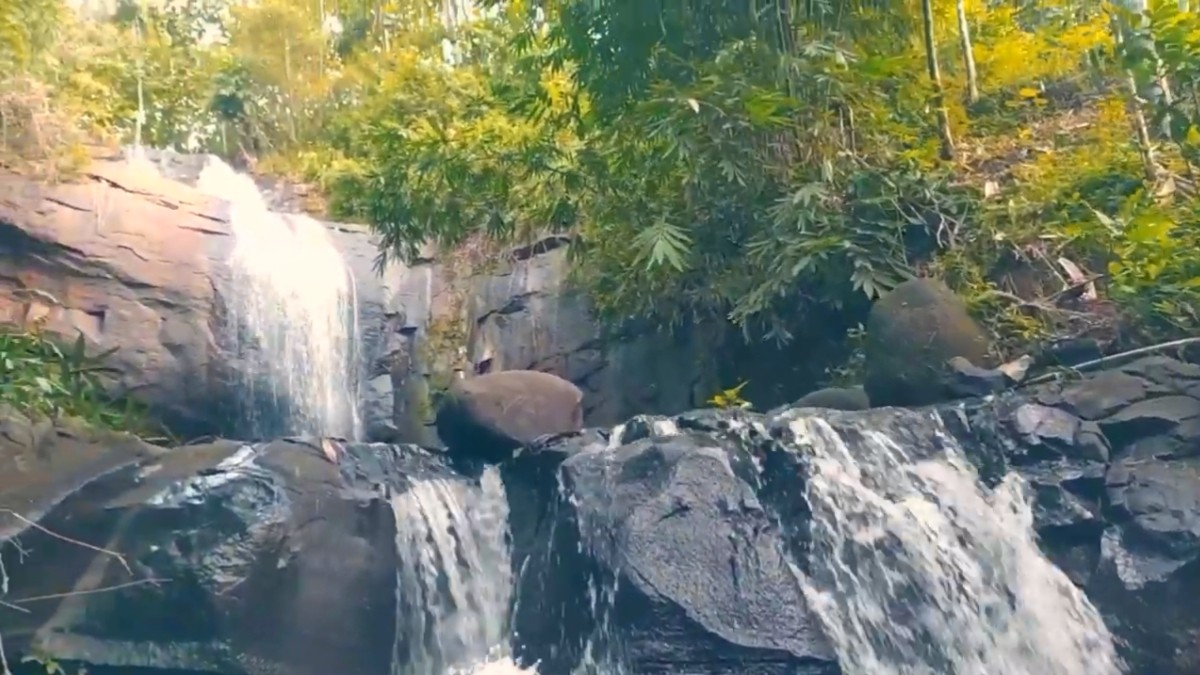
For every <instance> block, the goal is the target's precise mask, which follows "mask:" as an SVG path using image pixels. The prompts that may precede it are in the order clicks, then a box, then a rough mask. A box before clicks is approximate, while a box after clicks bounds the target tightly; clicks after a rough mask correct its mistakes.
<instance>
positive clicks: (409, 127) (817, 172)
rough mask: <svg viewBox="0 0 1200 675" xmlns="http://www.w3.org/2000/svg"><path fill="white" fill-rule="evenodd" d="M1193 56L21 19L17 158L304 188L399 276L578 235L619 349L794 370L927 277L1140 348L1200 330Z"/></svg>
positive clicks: (582, 270) (592, 14) (905, 26)
mask: <svg viewBox="0 0 1200 675" xmlns="http://www.w3.org/2000/svg"><path fill="white" fill-rule="evenodd" d="M1190 4H1192V5H1194V4H1195V3H1190ZM1198 56H1200V14H1197V13H1195V12H1194V11H1193V10H1192V9H1191V8H1190V6H1189V3H1188V2H1179V1H1178V0H1169V1H1165V0H1158V1H1156V2H1153V3H1151V5H1150V9H1149V10H1148V11H1146V12H1145V13H1143V14H1134V13H1132V12H1129V11H1127V9H1125V8H1121V7H1115V6H1112V5H1109V4H1106V3H1101V2H1097V1H1096V0H904V1H899V2H897V1H890V2H889V1H883V0H810V1H809V2H804V3H795V2H788V1H787V0H755V1H751V0H701V1H693V2H686V3H685V2H675V3H670V2H668V3H662V2H626V1H623V0H540V1H538V0H490V1H489V2H487V3H486V7H483V8H479V9H477V10H475V11H466V10H465V9H464V8H463V6H462V4H461V3H459V2H454V1H453V0H437V1H434V0H386V1H385V0H259V1H258V2H255V3H232V4H230V3H226V2H222V0H187V1H186V2H174V3H171V4H169V5H167V7H166V8H152V7H151V6H150V5H149V4H147V3H139V2H135V1H134V0H124V2H122V4H121V5H120V7H119V9H118V11H117V12H116V14H115V16H112V17H111V18H109V19H106V20H103V21H84V20H80V19H78V18H76V17H74V16H72V15H70V14H69V13H67V12H65V11H64V9H63V8H62V6H61V5H60V3H59V0H15V2H8V3H4V9H2V10H0V75H2V77H0V79H2V80H3V81H0V92H3V93H0V123H2V126H0V132H2V133H3V135H4V136H3V138H4V142H5V144H6V146H7V147H8V148H9V149H10V152H9V153H8V155H6V156H7V157H8V159H7V160H6V161H8V162H10V163H15V162H17V161H18V159H16V157H17V156H18V155H19V156H20V157H23V158H26V159H28V158H29V157H31V156H36V157H37V159H38V160H39V161H41V162H42V166H46V165H47V159H51V160H53V162H51V163H50V164H49V165H52V166H60V165H61V161H60V160H62V159H63V158H66V159H70V158H72V157H77V156H78V152H77V150H76V148H77V147H78V146H77V144H72V143H71V142H68V143H66V144H64V143H62V140H63V139H67V140H68V141H71V139H73V138H80V139H82V138H100V137H103V136H105V135H108V136H112V137H118V138H123V139H125V140H131V139H133V138H134V137H135V136H140V138H141V140H142V142H144V143H146V144H150V145H159V146H175V147H178V148H180V149H193V150H206V151H213V152H217V153H220V154H223V155H226V156H228V157H231V158H234V159H239V160H244V161H247V162H248V163H251V164H254V165H255V168H256V169H257V170H259V171H273V172H284V173H290V174H293V175H295V176H297V177H301V178H303V179H305V180H309V181H312V182H315V183H317V184H318V185H319V186H320V187H321V188H323V190H322V192H323V194H325V195H326V196H327V198H328V208H329V209H330V210H331V211H332V212H333V213H334V214H335V215H338V216H340V217H346V218H358V219H365V220H367V221H369V222H371V223H373V224H374V225H375V226H376V227H377V228H378V230H379V231H380V232H381V233H382V234H383V235H384V238H385V241H386V250H385V253H386V254H388V255H398V256H406V255H412V254H414V253H415V251H416V248H417V246H418V245H420V244H421V242H423V241H425V240H428V239H433V240H436V241H438V242H440V243H441V244H443V245H446V246H450V247H455V246H476V247H479V246H481V245H482V247H483V248H484V249H487V248H488V247H489V245H491V244H496V243H502V242H508V241H513V240H525V239H528V238H530V237H534V236H537V235H538V234H539V233H542V232H546V231H562V232H569V233H572V234H573V235H574V236H575V241H576V243H575V245H574V246H573V248H572V251H573V253H574V254H575V255H576V257H577V259H578V260H580V261H581V262H580V264H578V265H576V270H577V272H578V274H579V277H580V281H581V283H583V284H584V286H585V287H586V288H587V289H588V291H589V292H590V293H591V294H592V297H593V298H594V299H595V304H596V306H597V308H598V309H599V310H600V311H601V312H602V313H604V314H605V315H606V316H608V317H610V318H611V319H613V320H614V321H624V320H629V319H639V320H650V321H654V322H658V323H661V324H665V325H678V324H683V323H688V322H691V321H693V320H695V319H705V318H711V319H716V320H719V321H726V320H728V321H729V322H731V323H732V324H733V325H735V326H737V327H739V328H742V329H743V330H744V332H745V334H746V335H747V336H748V337H750V338H751V339H753V340H758V339H762V338H765V337H774V338H780V339H786V338H787V337H788V336H792V335H802V334H804V333H805V332H806V330H808V328H807V324H808V322H809V321H810V317H813V316H825V315H827V313H828V312H831V311H832V312H835V313H838V312H841V313H843V314H847V315H848V316H849V317H850V319H852V320H851V321H850V324H851V325H852V324H853V323H854V321H853V319H854V318H855V317H858V316H860V312H861V308H862V307H863V306H864V305H865V300H867V299H869V298H871V297H874V296H876V295H878V294H880V293H882V292H886V290H887V289H888V288H890V287H891V286H893V285H894V284H896V283H897V282H898V281H899V280H901V279H903V278H905V277H907V276H910V275H913V274H936V275H940V276H943V277H944V278H946V279H947V280H948V281H950V282H951V284H952V285H954V286H955V287H956V288H958V289H959V290H960V291H962V292H963V293H964V295H965V296H966V297H967V299H968V300H969V302H970V303H971V304H972V306H973V308H974V309H975V310H976V311H978V312H979V313H980V315H981V316H983V317H984V318H985V319H987V320H988V322H989V323H990V324H991V326H992V327H993V328H994V329H995V330H996V331H997V332H998V334H999V335H1000V336H1001V337H1003V338H1005V339H1007V340H1010V341H1027V340H1030V339H1033V338H1036V337H1039V336H1041V335H1043V334H1045V333H1047V332H1052V333H1056V334H1079V333H1084V332H1087V331H1092V330H1096V329H1097V326H1098V325H1100V326H1101V327H1102V328H1103V329H1104V330H1108V331H1110V332H1111V331H1114V330H1119V331H1120V332H1121V333H1122V334H1123V335H1124V336H1125V337H1126V339H1128V340H1132V341H1140V340H1144V339H1148V338H1150V337H1162V336H1166V335H1170V334H1174V333H1195V332H1196V331H1197V329H1200V315H1198V311H1200V310H1198V309H1197V308H1200V253H1197V250H1198V249H1200V225H1198V222H1200V220H1198V217H1200V202H1197V201H1196V199H1195V165H1196V164H1197V162H1200V126H1198V124H1200V119H1198V117H1200V107H1198V104H1200V58H1197V57H1198ZM139 102H140V104H139ZM139 109H143V110H144V111H145V114H144V116H143V119H140V120H139V115H138V110H139ZM54 113H59V114H57V115H55V114H54ZM48 129H50V130H52V131H48ZM67 131H69V132H70V133H67ZM14 149H15V150H17V151H19V152H13V151H12V150H14ZM35 151H36V152H35ZM1085 282H1089V283H1094V284H1096V285H1097V286H1098V288H1099V297H1098V298H1097V299H1096V300H1094V301H1091V304H1090V305H1088V306H1086V307H1085V308H1084V309H1083V310H1080V308H1079V307H1075V308H1073V309H1064V308H1062V307H1061V306H1059V305H1058V304H1056V303H1054V302H1050V301H1049V299H1050V298H1052V297H1055V296H1056V294H1059V293H1061V292H1062V290H1063V288H1064V286H1071V287H1074V290H1075V291H1078V290H1080V289H1082V288H1083V287H1084V286H1085Z"/></svg>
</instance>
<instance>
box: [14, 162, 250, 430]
mask: <svg viewBox="0 0 1200 675" xmlns="http://www.w3.org/2000/svg"><path fill="white" fill-rule="evenodd" d="M228 245H229V228H228V225H227V223H225V222H224V221H223V220H222V218H221V216H220V210H219V204H218V203H217V202H215V201H214V200H210V199H208V198H206V197H205V196H203V195H201V194H199V193H197V192H195V191H194V190H191V189H189V188H187V187H186V186H183V185H181V184H179V183H175V182H173V181H169V180H165V179H163V178H161V177H159V176H157V175H154V174H153V172H145V171H139V170H137V169H135V168H132V167H129V166H125V165H123V164H119V163H113V162H101V163H97V164H95V165H94V166H93V167H92V168H91V169H90V170H89V172H88V173H87V174H85V175H84V176H83V178H82V180H81V181H78V182H73V183H63V184H58V185H43V184H39V183H35V182H32V181H29V180H27V179H24V178H22V177H19V176H15V175H12V174H0V322H8V323H26V322H29V321H33V320H39V319H41V320H45V322H46V324H45V325H46V327H47V328H48V329H49V330H51V331H55V332H58V333H61V334H63V335H65V336H67V337H68V338H69V339H72V340H73V339H74V338H75V336H76V335H77V334H79V333H82V334H83V335H84V336H85V337H86V338H87V341H88V343H89V344H90V345H91V346H92V348H93V349H97V350H100V349H108V348H110V347H119V349H118V351H117V352H116V353H114V354H113V355H112V357H111V358H110V363H109V365H111V366H112V367H113V368H114V369H115V371H114V372H115V376H114V377H113V378H112V382H111V384H112V388H113V390H114V391H115V392H116V393H118V394H120V393H125V392H135V393H136V395H137V396H139V397H141V398H142V399H143V400H146V401H149V402H153V403H154V405H155V406H156V409H157V410H158V411H159V412H160V413H161V414H163V415H164V417H166V418H167V419H168V420H169V421H170V422H172V423H173V424H174V425H175V426H176V427H178V428H181V429H188V428H195V427H204V426H206V425H207V424H208V423H209V422H210V421H211V420H209V419H206V417H207V413H206V412H205V409H206V408H208V407H209V406H211V404H212V401H213V400H214V398H215V397H217V396H219V391H218V390H219V387H218V382H219V377H220V375H219V359H218V358H217V354H216V344H217V338H216V333H215V331H216V329H217V326H216V324H217V313H218V298H217V294H216V290H215V288H214V280H215V278H216V277H217V276H219V274H220V271H219V268H218V267H216V266H215V265H214V262H213V261H214V260H220V259H221V257H222V251H224V250H225V248H226V247H227V246H228Z"/></svg>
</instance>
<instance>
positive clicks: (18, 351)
mask: <svg viewBox="0 0 1200 675" xmlns="http://www.w3.org/2000/svg"><path fill="white" fill-rule="evenodd" d="M115 352H116V348H113V349H110V350H108V351H106V352H103V353H100V354H88V353H87V348H86V343H85V342H84V338H83V335H80V336H79V337H78V338H77V339H76V340H75V341H74V343H73V344H71V345H70V346H63V345H60V344H59V342H58V341H57V340H56V339H55V338H54V337H53V336H52V335H50V334H48V333H46V332H43V331H42V329H41V327H40V325H38V324H36V323H35V324H34V325H32V326H29V327H26V328H22V327H19V326H0V404H7V405H11V406H13V407H14V408H15V409H17V410H19V411H21V412H23V413H25V414H29V415H33V416H35V417H41V418H46V417H49V418H57V417H60V416H70V417H78V418H81V419H84V420H86V421H88V422H90V423H92V424H95V425H97V426H102V427H106V428H110V429H116V430H126V431H127V430H141V431H145V430H148V429H149V427H148V424H147V423H146V419H145V417H144V415H143V411H142V410H141V409H140V408H139V407H137V406H135V405H134V404H133V403H132V402H131V401H127V402H125V403H119V402H114V401H113V400H112V398H111V397H110V396H108V394H107V393H106V392H105V390H104V387H103V383H102V382H101V380H100V376H101V374H103V373H104V372H106V371H107V370H108V368H106V366H105V362H106V361H107V360H108V358H109V357H111V356H112V354H113V353H115Z"/></svg>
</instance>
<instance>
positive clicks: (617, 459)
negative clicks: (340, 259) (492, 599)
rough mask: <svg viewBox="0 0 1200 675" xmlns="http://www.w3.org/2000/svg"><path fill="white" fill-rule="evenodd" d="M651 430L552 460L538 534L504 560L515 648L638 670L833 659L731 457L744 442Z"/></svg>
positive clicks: (822, 669)
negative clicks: (514, 577) (515, 584)
mask: <svg viewBox="0 0 1200 675" xmlns="http://www.w3.org/2000/svg"><path fill="white" fill-rule="evenodd" d="M700 423H701V424H702V423H703V422H702V421H701V422H700ZM733 426H734V427H739V426H741V425H738V424H734V425H733ZM648 428H649V429H651V430H653V425H650V426H649V427H648ZM659 431H660V433H652V434H651V435H648V436H643V437H640V438H639V439H638V440H632V441H630V442H628V443H624V444H620V445H617V446H616V447H614V448H613V449H611V450H607V451H598V450H599V449H589V450H584V451H580V452H575V453H573V454H572V455H571V456H570V457H569V458H568V459H566V460H565V461H564V462H563V464H562V465H561V468H560V470H559V477H560V480H561V482H562V492H561V493H557V492H556V493H554V499H553V502H552V507H551V509H550V512H549V518H550V519H551V523H552V524H551V525H550V526H549V527H546V526H543V528H542V530H541V531H542V532H543V536H545V537H547V540H544V541H542V542H540V544H541V545H540V546H533V547H531V548H530V553H529V554H528V555H526V556H524V557H523V558H522V557H520V556H518V557H517V558H515V559H514V561H513V564H514V568H515V569H524V570H525V574H523V575H522V579H521V585H520V587H519V590H518V592H519V597H520V600H519V602H518V604H517V607H516V615H515V617H514V628H515V630H516V632H517V635H518V638H517V641H516V642H517V649H518V654H519V655H520V656H521V658H522V659H523V660H524V661H527V662H530V663H532V662H533V661H541V663H542V665H541V666H540V667H541V668H542V669H543V672H548V673H560V672H568V671H569V670H570V668H571V667H572V666H573V665H574V664H575V663H578V662H579V660H580V659H582V658H584V657H585V648H590V650H591V653H592V654H594V655H605V654H619V657H618V658H619V660H620V661H621V663H622V664H623V665H624V667H626V668H629V669H630V670H632V671H633V672H640V673H664V674H665V673H713V674H718V673H728V674H729V675H733V674H734V673H738V674H741V673H754V674H763V675H765V674H768V673H778V674H780V675H783V674H784V673H789V674H791V673H804V674H813V675H815V674H817V673H830V674H831V673H836V672H838V671H837V666H836V662H835V659H834V657H833V655H832V652H831V651H830V648H829V646H828V644H827V642H826V641H825V639H824V637H823V634H822V632H821V629H820V628H819V626H818V625H817V623H816V621H815V619H814V617H813V615H812V614H811V613H810V612H809V611H808V609H807V604H806V601H805V599H804V596H803V594H802V592H801V590H800V586H799V583H798V580H797V578H796V576H795V575H794V573H793V572H792V571H791V570H790V568H789V564H788V558H787V556H786V553H785V544H784V541H783V537H782V535H781V533H780V531H779V530H778V528H777V526H776V525H775V521H774V519H773V518H772V517H771V516H770V514H769V513H768V512H767V510H766V509H765V508H764V506H763V505H762V504H761V503H760V502H759V499H758V497H757V496H756V494H755V490H754V488H753V486H752V485H751V484H750V483H748V482H747V481H746V479H745V478H743V477H742V476H739V472H738V471H737V470H736V469H735V465H738V464H742V465H747V464H751V463H752V460H751V459H750V458H749V457H748V456H747V457H741V458H738V457H737V455H739V454H743V455H744V454H745V453H746V452H747V451H746V450H743V449H739V448H738V447H737V444H736V443H735V442H733V441H732V440H731V439H733V438H735V436H725V437H724V438H723V439H722V438H719V437H718V436H716V435H713V434H708V433H703V432H696V431H690V430H689V431H684V432H670V430H666V429H661V428H660V430H659ZM661 432H667V433H661ZM618 440H619V441H624V439H618ZM593 447H594V446H593ZM520 462H521V459H520V458H518V460H517V461H516V462H515V465H516V467H517V468H519V465H520ZM512 518H513V520H514V521H515V523H516V525H517V527H515V529H516V530H520V529H522V526H521V525H520V521H521V519H522V516H521V515H520V514H519V512H518V511H517V510H514V511H513V516H512ZM546 544H549V546H546ZM539 551H546V553H539ZM589 588H590V589H593V590H592V591H590V592H581V590H582V589H589ZM589 594H590V596H591V597H592V598H594V600H589ZM588 645H590V647H588Z"/></svg>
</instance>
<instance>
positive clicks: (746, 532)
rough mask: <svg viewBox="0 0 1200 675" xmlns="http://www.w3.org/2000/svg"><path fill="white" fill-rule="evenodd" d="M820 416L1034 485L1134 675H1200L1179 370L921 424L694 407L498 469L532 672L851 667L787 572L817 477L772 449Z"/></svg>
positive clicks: (1196, 481) (1186, 407)
mask: <svg viewBox="0 0 1200 675" xmlns="http://www.w3.org/2000/svg"><path fill="white" fill-rule="evenodd" d="M814 416H815V417H817V418H819V419H825V420H828V421H829V424H831V425H833V428H836V429H844V430H848V431H846V432H844V433H850V434H851V436H852V435H853V434H854V433H859V432H855V431H854V430H855V429H860V430H870V431H878V432H881V433H884V434H888V435H889V436H890V437H892V438H895V439H896V440H897V442H900V443H901V444H902V446H903V448H904V450H905V452H906V453H907V454H908V456H909V457H910V458H911V460H910V461H915V460H916V459H921V458H925V457H933V458H936V457H938V456H944V455H941V453H944V452H945V450H944V443H941V442H939V441H938V440H937V438H938V433H941V432H939V431H937V430H936V429H935V428H934V427H932V426H930V425H931V424H932V422H931V421H930V420H935V419H938V420H940V424H939V426H940V428H942V429H944V430H945V432H946V433H949V434H951V435H952V436H953V437H954V438H955V439H956V440H957V442H958V444H959V445H960V446H961V447H962V448H963V450H964V451H965V452H966V453H967V455H968V458H969V459H970V460H971V462H972V463H973V464H974V465H975V467H976V469H977V471H978V474H979V476H980V478H981V480H983V481H984V483H985V484H988V485H996V484H998V483H999V482H1000V481H1001V479H1002V478H1003V477H1004V476H1006V475H1007V474H1009V473H1011V472H1015V473H1017V474H1019V475H1020V476H1022V477H1023V478H1024V479H1025V481H1026V483H1027V485H1028V486H1029V494H1030V496H1031V498H1032V499H1033V518H1034V522H1033V524H1034V528H1035V530H1036V532H1037V534H1038V537H1039V544H1040V545H1041V547H1042V549H1043V550H1044V551H1045V553H1046V555H1047V557H1048V558H1049V559H1050V560H1051V561H1052V562H1053V563H1055V564H1056V565H1057V566H1059V567H1060V568H1061V569H1062V570H1063V571H1064V572H1065V574H1066V575H1067V577H1068V578H1069V579H1070V580H1071V581H1072V582H1074V584H1076V585H1077V586H1078V587H1080V588H1082V589H1083V590H1084V591H1085V592H1086V594H1087V596H1088V597H1089V598H1090V600H1091V601H1092V602H1093V603H1094V604H1095V606H1096V607H1097V608H1098V609H1099V610H1100V612H1101V613H1102V615H1103V618H1104V620H1105V622H1106V623H1107V624H1108V626H1109V628H1110V630H1112V631H1113V633H1114V635H1115V636H1116V638H1117V644H1118V646H1119V649H1120V652H1121V656H1122V657H1123V658H1124V659H1125V660H1126V661H1127V665H1128V667H1129V670H1128V672H1129V673H1130V674H1131V675H1185V674H1188V673H1194V672H1196V668H1197V664H1200V660H1197V657H1198V656H1200V639H1198V638H1197V636H1200V609H1197V606H1196V603H1195V602H1194V601H1193V600H1192V599H1193V598H1194V597H1195V595H1196V593H1197V591H1200V574H1198V572H1200V468H1198V467H1200V464H1197V462H1198V461H1200V460H1198V459H1197V458H1198V457H1200V365H1196V364H1194V363H1188V362H1184V361H1179V360H1174V359H1170V358H1166V357H1149V358H1143V359H1141V360H1138V361H1136V362H1133V363H1130V364H1128V365H1125V366H1121V367H1118V368H1115V369H1113V370H1108V371H1105V372H1100V373H1096V374H1093V375H1089V376H1086V377H1084V378H1082V379H1079V380H1075V381H1069V382H1063V383H1057V384H1047V385H1043V386H1040V387H1036V388H1031V389H1028V390H1018V391H1008V392H1003V393H1001V394H998V395H995V396H991V397H988V398H985V399H971V400H966V401H960V402H952V403H946V404H941V405H939V406H937V407H935V408H932V409H928V412H923V413H920V414H914V413H913V412H910V411H906V410H902V409H891V408H884V409H875V410H871V411H866V412H835V411H828V410H826V411H820V410H813V409H803V408H785V409H781V410H777V411H773V412H772V413H769V414H766V415H757V414H753V413H744V412H720V411H697V412H692V413H687V414H684V415H680V416H676V417H672V418H662V417H659V418H639V419H635V420H632V421H631V422H630V423H629V424H627V425H625V426H624V427H618V428H617V429H616V430H614V431H613V434H612V435H609V434H607V433H604V432H596V431H584V432H581V433H577V434H567V435H564V436H561V437H559V438H556V439H546V440H544V441H543V442H541V443H538V444H536V445H534V446H533V447H531V448H529V449H527V450H526V451H524V452H523V453H522V454H520V455H518V457H517V458H516V460H514V461H513V462H511V463H509V464H508V465H506V467H505V469H504V471H505V481H506V484H507V485H508V489H509V499H510V503H511V504H512V515H511V523H512V527H513V542H514V543H513V545H514V560H513V564H514V569H519V570H522V571H523V575H522V576H521V578H520V580H519V586H518V596H519V598H520V600H521V602H520V603H518V606H517V610H516V611H517V614H516V616H515V617H514V627H515V629H516V630H517V634H518V636H519V639H518V642H517V647H518V653H519V654H520V655H521V656H522V658H524V659H525V660H526V661H527V662H530V663H532V662H533V661H536V660H539V659H540V660H543V662H545V663H547V664H555V665H552V666H551V668H550V670H551V671H554V669H555V668H557V667H559V665H562V664H567V663H569V662H572V661H578V660H579V659H580V658H584V657H585V650H586V649H587V648H588V647H589V645H590V646H591V648H592V649H596V648H597V647H596V646H597V645H602V648H601V651H603V648H604V647H608V648H612V649H610V652H609V653H613V654H619V655H620V658H621V659H623V660H624V662H625V664H626V665H627V666H629V667H632V668H633V670H634V671H636V672H662V673H667V672H706V673H734V672H747V670H746V668H747V667H748V666H746V664H753V668H751V670H752V671H753V672H756V673H781V674H782V673H795V672H805V673H807V672H813V673H823V672H838V671H837V670H836V663H835V662H836V659H834V658H833V657H832V656H831V653H830V651H829V648H828V646H827V644H826V642H825V637H824V636H823V634H822V632H821V630H820V628H819V625H820V624H819V622H818V621H817V620H816V618H815V616H814V615H813V614H812V613H811V612H810V611H809V610H808V609H806V603H805V599H804V597H803V596H802V595H801V594H799V592H798V590H797V588H796V585H795V578H794V577H791V576H788V575H786V574H783V573H781V572H779V570H780V566H781V564H782V561H783V560H785V559H787V560H791V561H792V562H793V563H795V564H796V566H797V567H799V568H800V569H805V568H806V565H807V564H808V556H809V555H810V554H809V547H810V542H809V539H808V535H807V534H806V533H807V532H808V528H809V525H808V521H809V518H810V515H809V514H810V508H811V505H810V504H809V503H808V502H807V500H806V497H805V490H804V485H805V482H806V481H807V480H808V478H807V476H808V473H807V472H808V471H809V470H810V469H809V468H808V465H807V463H806V461H805V459H804V457H803V455H800V454H797V451H796V449H795V446H792V447H788V445H787V444H785V443H782V442H781V441H782V439H786V438H788V437H789V434H791V433H792V432H791V431H790V428H789V426H788V425H789V423H790V422H791V421H792V420H794V419H798V418H803V417H810V418H811V417H814ZM922 420H925V421H922ZM852 445H853V444H851V446H852ZM851 451H854V450H853V449H852V450H851ZM700 580H702V581H700ZM581 587H587V588H591V589H593V591H592V592H591V593H590V594H589V595H588V596H586V597H587V598H591V599H590V600H588V599H586V598H581V597H580V596H579V594H578V591H577V589H579V588H581ZM593 656H594V654H593ZM726 658H728V659H729V660H728V661H726V660H725V659H726ZM564 667H565V666H564Z"/></svg>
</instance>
